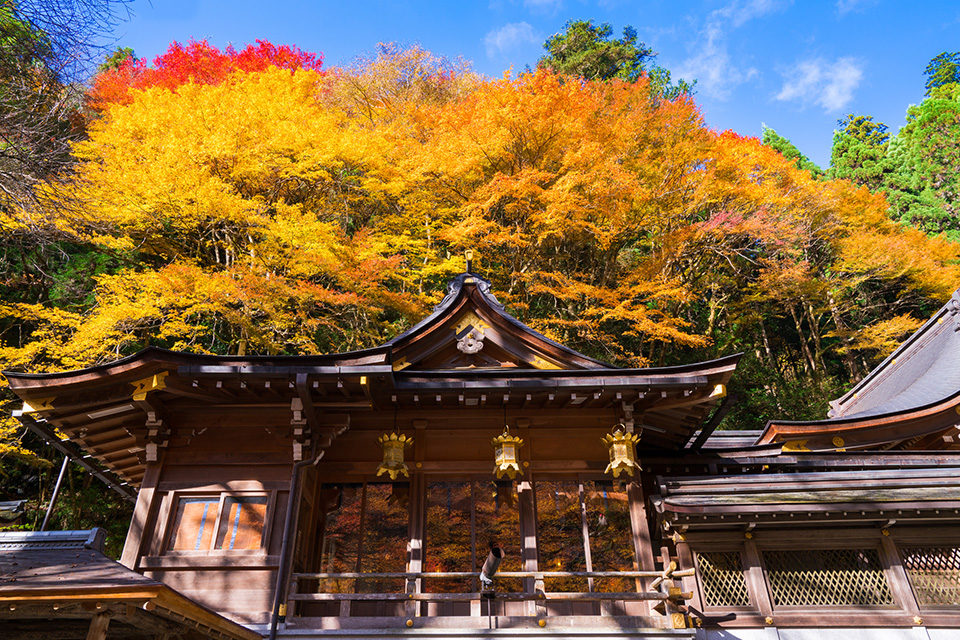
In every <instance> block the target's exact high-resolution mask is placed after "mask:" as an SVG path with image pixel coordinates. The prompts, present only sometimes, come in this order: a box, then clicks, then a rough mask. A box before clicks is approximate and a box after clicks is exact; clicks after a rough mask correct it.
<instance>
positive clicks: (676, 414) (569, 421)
mask: <svg viewBox="0 0 960 640" xmlns="http://www.w3.org/2000/svg"><path fill="white" fill-rule="evenodd" d="M739 358H740V356H739V355H737V354H734V355H729V356H727V357H724V358H720V359H718V360H713V361H709V362H699V363H693V364H687V365H683V366H672V367H655V368H636V369H624V368H617V367H613V366H611V365H609V364H606V363H604V362H601V361H598V360H595V359H593V358H590V357H588V356H585V355H583V354H581V353H578V352H576V351H574V350H572V349H569V348H567V347H565V346H563V345H561V344H558V343H556V342H554V341H552V340H550V339H548V338H546V337H545V336H543V335H541V334H539V333H537V332H536V331H534V330H533V329H531V328H530V327H528V326H526V325H524V324H523V323H521V322H520V321H518V320H517V319H515V318H513V317H512V316H510V315H509V314H508V313H507V312H506V311H505V310H504V308H503V305H501V304H500V303H499V302H498V301H497V299H496V297H495V295H494V293H493V292H491V290H490V283H489V282H487V281H486V280H484V279H483V278H482V277H480V276H478V275H476V274H473V273H464V274H461V275H459V276H458V277H456V278H455V279H454V280H452V281H451V282H450V283H449V285H448V290H447V295H446V297H445V298H444V299H443V301H442V302H441V303H440V304H439V305H438V306H437V307H436V308H435V309H434V311H433V313H432V314H431V315H429V316H428V317H426V318H425V319H423V320H422V321H421V322H420V323H419V324H417V325H416V326H414V327H413V328H411V329H410V330H409V331H407V332H405V333H403V334H401V335H399V336H397V337H396V338H394V339H392V340H390V341H389V342H387V343H385V344H383V345H381V346H378V347H374V348H371V349H365V350H362V351H354V352H349V353H339V354H332V355H312V356H210V355H197V354H190V353H180V352H173V351H167V350H163V349H158V348H152V347H151V348H147V349H144V350H143V351H140V352H139V353H137V354H135V355H132V356H129V357H126V358H123V359H120V360H117V361H115V362H112V363H108V364H103V365H98V366H94V367H90V368H87V369H82V370H78V371H69V372H63V373H45V374H31V373H17V372H5V373H4V375H5V376H6V377H7V380H8V381H9V383H10V386H11V388H12V389H13V391H14V392H15V393H16V394H17V395H18V396H19V397H20V398H22V400H23V402H24V405H23V410H22V411H21V412H19V417H20V419H21V420H22V421H23V423H24V424H25V425H26V426H27V427H28V428H30V429H31V430H33V431H34V432H36V433H38V434H40V435H42V436H43V437H44V438H46V439H47V440H48V441H49V442H51V443H52V444H53V445H54V446H55V447H57V448H58V449H59V450H60V451H61V452H63V453H64V454H65V455H66V456H68V457H70V458H71V459H73V460H75V461H76V462H77V464H81V465H83V466H85V467H86V468H87V469H88V470H90V471H91V472H93V473H96V474H97V475H98V477H100V478H101V479H102V480H104V481H105V482H106V483H107V484H108V485H109V486H110V487H111V488H113V489H114V490H115V491H117V492H119V493H120V494H122V495H124V496H125V497H127V498H129V499H130V500H131V501H135V507H134V514H133V519H132V522H131V524H130V528H129V532H128V534H127V538H126V544H125V546H124V548H123V553H122V556H121V558H120V561H119V563H117V562H115V561H113V560H111V559H109V558H107V557H106V556H104V555H103V553H102V537H101V538H98V536H101V534H99V533H98V532H97V530H94V531H92V532H87V531H84V532H41V533H16V534H0V637H4V638H8V637H10V638H13V637H24V638H26V637H50V638H72V637H78V638H88V639H91V640H99V639H103V638H140V637H165V638H177V637H179V638H206V637H209V638H236V639H247V638H251V639H252V638H257V637H271V638H297V639H300V640H309V639H312V638H330V639H334V638H411V639H413V638H418V639H419V638H477V637H482V638H511V639H513V638H543V639H544V640H549V639H559V638H577V639H581V640H590V639H597V640H599V639H601V638H604V639H609V638H690V639H693V638H699V639H705V640H737V639H741V640H801V639H806V638H826V639H836V640H840V639H842V640H856V639H861V638H862V639H870V640H874V639H876V640H881V639H884V640H885V639H890V640H900V639H904V640H905V639H907V638H910V639H913V640H947V639H948V638H957V637H960V526H958V524H960V295H958V294H954V298H952V299H951V301H950V302H949V303H948V304H947V305H945V306H944V307H943V308H942V309H941V310H940V311H939V312H938V313H937V314H936V315H934V317H933V318H931V319H930V321H929V322H927V323H926V324H925V325H924V326H923V327H922V328H921V329H920V330H919V331H917V332H916V333H915V334H914V335H913V336H912V337H911V338H910V339H909V340H907V341H906V342H905V343H904V344H903V345H902V346H901V347H900V348H899V349H897V350H896V351H895V352H894V353H893V354H892V355H891V356H890V357H889V358H887V359H886V360H885V361H884V362H883V363H881V364H880V365H879V366H878V367H877V368H876V369H875V370H873V371H872V372H871V373H870V374H869V375H868V376H867V377H866V378H864V379H863V380H862V381H860V382H859V383H858V384H857V385H856V386H855V387H853V388H852V389H851V390H850V391H849V392H848V393H847V394H846V395H844V396H843V397H842V398H840V399H838V400H836V401H834V402H833V403H832V410H831V414H830V416H829V417H828V418H826V419H824V420H819V421H814V422H795V421H781V420H776V421H772V422H769V423H768V424H767V426H766V428H765V429H763V430H762V431H716V427H717V426H718V424H719V423H720V422H721V420H722V419H723V417H724V416H725V415H726V413H727V412H728V411H729V409H730V408H731V406H732V403H733V402H735V400H732V399H731V397H730V396H728V394H727V385H728V384H729V382H730V380H731V377H732V376H733V375H735V370H736V367H737V362H738V360H739ZM488 561H489V562H491V564H488V565H486V566H487V568H486V569H484V566H485V565H484V563H485V562H488ZM498 562H499V564H498ZM494 565H497V566H494ZM45 634H46V635H45ZM151 634H152V635H151Z"/></svg>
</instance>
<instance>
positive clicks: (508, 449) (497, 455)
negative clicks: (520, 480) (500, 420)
mask: <svg viewBox="0 0 960 640" xmlns="http://www.w3.org/2000/svg"><path fill="white" fill-rule="evenodd" d="M492 444H493V450H494V467H493V472H494V473H495V474H496V475H497V479H500V478H503V477H504V476H506V477H507V478H510V479H511V480H514V479H516V477H517V476H522V475H523V470H521V469H520V461H519V460H520V459H519V456H518V455H517V449H519V448H520V447H522V446H523V440H522V439H521V438H518V437H517V436H512V435H510V426H509V425H504V427H503V433H502V434H500V435H499V436H497V437H496V438H494V439H493V441H492Z"/></svg>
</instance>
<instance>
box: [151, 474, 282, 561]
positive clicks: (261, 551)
mask: <svg viewBox="0 0 960 640" xmlns="http://www.w3.org/2000/svg"><path fill="white" fill-rule="evenodd" d="M263 497H265V498H266V499H267V505H266V506H267V508H266V510H265V512H264V521H263V532H262V533H261V535H260V545H259V546H258V547H257V548H256V549H217V548H216V544H217V537H218V536H219V533H220V527H221V525H222V524H223V518H224V513H223V511H224V506H225V505H226V502H227V499H228V498H263ZM191 498H211V499H216V500H217V514H216V517H215V518H214V521H213V533H212V535H211V536H210V544H209V547H208V548H206V549H174V548H173V540H174V536H175V533H176V532H175V530H174V527H175V526H176V522H177V510H178V509H179V508H180V503H181V501H182V500H185V499H187V500H189V499H191ZM276 504H277V491H276V490H270V491H233V490H228V491H219V492H218V491H204V490H199V491H197V490H182V491H172V492H170V507H169V509H167V514H166V523H165V526H164V531H163V544H162V546H161V555H163V556H166V557H191V556H192V557H197V556H203V557H209V556H266V555H267V550H268V549H269V546H270V536H271V533H272V528H273V527H272V525H273V519H274V511H275V510H276Z"/></svg>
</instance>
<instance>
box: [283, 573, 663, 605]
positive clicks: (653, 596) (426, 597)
mask: <svg viewBox="0 0 960 640" xmlns="http://www.w3.org/2000/svg"><path fill="white" fill-rule="evenodd" d="M497 575H498V576H499V575H500V574H497ZM543 596H544V597H545V598H546V599H547V600H571V601H597V600H666V599H667V596H666V595H665V594H663V593H659V592H656V591H644V592H640V593H637V592H635V591H625V592H601V591H596V592H572V591H571V592H563V591H548V592H547V593H545V594H543ZM482 598H483V594H481V593H480V592H474V593H297V594H295V595H293V596H291V597H290V599H291V600H298V601H304V602H341V601H344V600H346V601H351V600H356V601H363V600H372V601H403V600H415V601H419V602H432V601H438V602H441V601H448V602H450V601H452V602H457V601H461V602H466V601H469V600H480V599H482ZM537 598H540V594H535V593H509V592H498V593H497V594H496V597H495V598H494V599H495V600H501V601H504V600H509V601H523V600H533V599H537Z"/></svg>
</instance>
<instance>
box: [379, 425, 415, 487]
mask: <svg viewBox="0 0 960 640" xmlns="http://www.w3.org/2000/svg"><path fill="white" fill-rule="evenodd" d="M377 442H379V443H380V446H381V447H382V448H383V462H381V463H380V466H379V467H377V477H380V476H382V475H383V474H385V473H386V474H388V475H389V476H390V479H391V480H396V479H397V477H398V476H400V474H403V475H404V476H406V477H408V478H409V477H410V469H408V468H407V464H406V463H405V462H404V461H403V450H404V449H406V448H407V447H409V446H411V445H412V444H413V438H408V437H407V436H406V435H404V434H402V433H397V432H393V433H384V434H383V435H381V436H380V438H378V439H377Z"/></svg>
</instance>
